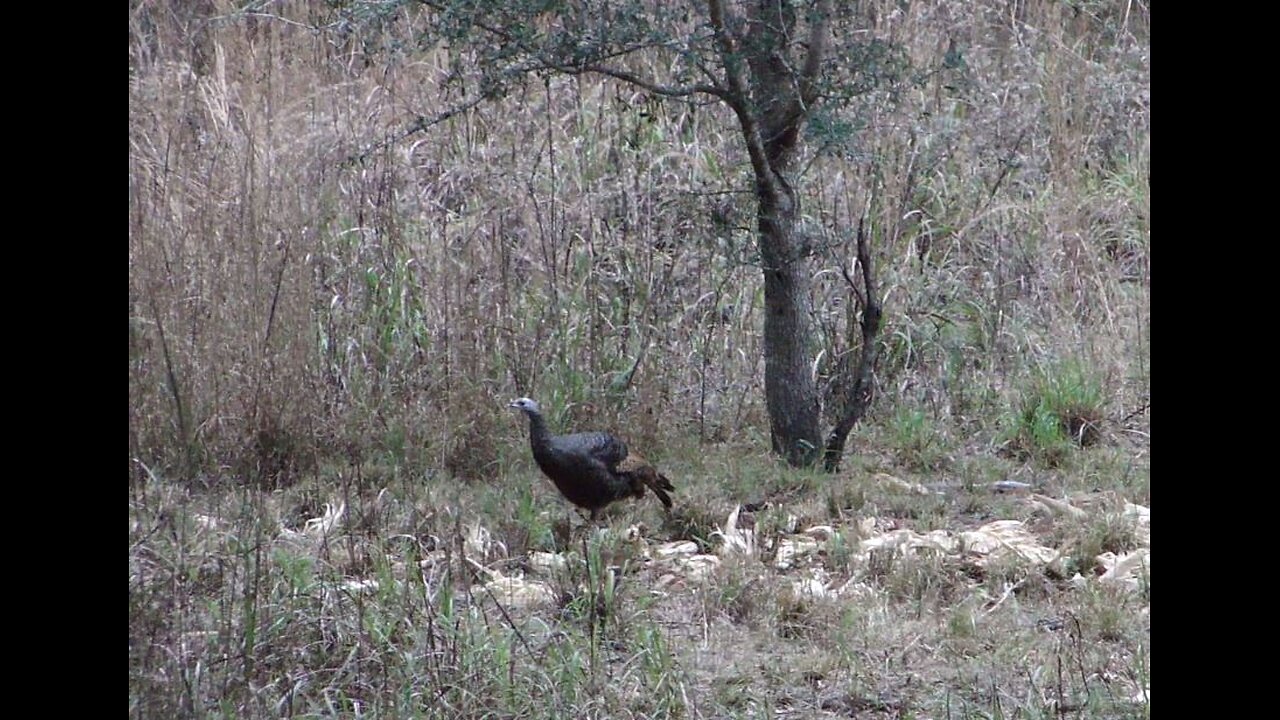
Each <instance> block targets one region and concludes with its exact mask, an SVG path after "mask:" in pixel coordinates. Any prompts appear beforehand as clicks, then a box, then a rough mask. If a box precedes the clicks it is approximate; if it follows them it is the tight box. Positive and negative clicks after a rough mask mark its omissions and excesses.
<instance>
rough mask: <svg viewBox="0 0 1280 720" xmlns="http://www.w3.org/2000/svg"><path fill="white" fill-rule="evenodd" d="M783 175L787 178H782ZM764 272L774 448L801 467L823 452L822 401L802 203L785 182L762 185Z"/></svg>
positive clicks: (760, 216) (766, 356)
mask: <svg viewBox="0 0 1280 720" xmlns="http://www.w3.org/2000/svg"><path fill="white" fill-rule="evenodd" d="M779 180H781V178H779ZM757 195H758V198H757V200H758V202H759V206H758V207H759V210H758V218H757V219H758V223H759V227H758V232H759V236H760V237H759V243H760V260H761V270H762V272H763V273H764V306H765V316H764V392H765V405H766V407H767V408H768V410H769V434H770V438H771V440H772V445H773V451H774V452H775V453H777V454H778V455H780V456H782V457H784V458H786V460H787V462H788V463H789V464H791V465H792V466H795V467H807V466H809V465H812V464H814V463H815V462H817V460H818V458H819V457H820V456H821V453H822V426H821V416H822V412H821V401H820V400H819V397H818V385H817V381H816V380H815V379H814V377H813V372H812V369H811V368H810V363H811V361H812V357H813V353H812V348H811V347H810V344H811V340H812V337H813V328H812V317H811V308H810V297H811V293H810V278H809V267H808V252H807V250H806V247H805V244H804V242H803V239H802V238H801V237H800V236H799V235H798V233H797V232H796V226H797V218H798V216H799V207H798V203H797V200H796V197H795V193H794V192H793V191H792V189H791V187H790V185H788V184H786V182H785V181H781V182H777V183H774V185H773V187H772V188H769V187H763V186H762V187H758V188H757Z"/></svg>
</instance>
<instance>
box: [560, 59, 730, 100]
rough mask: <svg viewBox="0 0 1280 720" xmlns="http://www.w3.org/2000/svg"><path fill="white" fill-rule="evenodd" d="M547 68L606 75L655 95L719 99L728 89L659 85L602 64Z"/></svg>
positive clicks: (727, 93) (724, 98)
mask: <svg viewBox="0 0 1280 720" xmlns="http://www.w3.org/2000/svg"><path fill="white" fill-rule="evenodd" d="M549 69H554V70H560V71H562V72H567V73H571V74H575V75H576V74H581V73H596V74H598V75H606V76H608V77H611V78H614V79H616V80H621V81H623V82H626V83H630V84H632V85H635V86H636V87H639V88H641V89H644V90H648V91H649V92H651V93H653V94H655V95H664V96H666V97H688V96H690V95H696V94H698V93H705V94H707V95H714V96H716V97H718V98H720V99H721V100H728V96H729V91H728V90H726V89H724V88H722V87H720V86H718V85H705V84H698V85H688V86H684V87H680V86H672V85H659V84H658V83H655V82H652V81H649V80H646V79H644V78H642V77H640V76H639V75H636V74H635V73H632V72H628V71H626V70H619V69H617V68H611V67H607V66H604V65H594V64H590V65H581V66H563V65H561V66H555V67H553V68H549Z"/></svg>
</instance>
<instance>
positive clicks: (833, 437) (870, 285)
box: [823, 214, 882, 472]
mask: <svg viewBox="0 0 1280 720" xmlns="http://www.w3.org/2000/svg"><path fill="white" fill-rule="evenodd" d="M865 222H866V215H865V214H864V215H863V216H862V218H860V219H859V220H858V248H857V257H858V264H859V265H861V266H862V291H861V293H859V292H858V289H857V288H856V286H855V284H854V282H853V278H851V277H849V273H848V271H844V270H842V271H843V272H844V277H845V282H847V283H849V287H850V289H851V290H852V291H853V292H854V294H855V295H858V296H859V299H861V300H862V302H863V305H862V321H861V323H860V325H861V330H862V348H861V352H860V353H859V354H858V367H857V371H856V373H855V376H854V381H853V386H852V387H851V388H850V390H849V393H848V394H847V395H846V396H845V401H844V410H843V413H844V415H843V417H841V418H840V422H839V423H837V424H836V426H835V427H834V428H833V429H832V430H831V434H830V435H828V436H827V444H826V448H825V450H824V451H823V467H824V468H825V469H826V471H827V472H835V471H837V470H839V469H840V460H841V458H843V457H844V444H845V441H846V440H847V439H848V438H849V433H850V432H851V431H852V430H853V426H854V425H857V424H858V422H859V421H860V420H862V418H863V416H864V415H866V413H867V408H869V407H870V406H871V400H872V398H873V397H874V394H875V393H874V391H875V366H876V358H877V356H878V355H879V347H878V346H877V345H876V337H877V335H879V333H880V318H881V314H882V308H881V304H880V296H879V295H878V294H877V290H876V281H875V272H874V269H873V268H872V267H871V245H870V243H869V242H868V241H867V233H866V230H865Z"/></svg>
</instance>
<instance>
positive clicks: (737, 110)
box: [707, 0, 780, 195]
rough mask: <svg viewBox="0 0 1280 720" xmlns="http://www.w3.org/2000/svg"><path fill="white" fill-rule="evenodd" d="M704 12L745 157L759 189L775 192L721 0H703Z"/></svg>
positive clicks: (775, 188) (758, 128) (739, 58)
mask: <svg viewBox="0 0 1280 720" xmlns="http://www.w3.org/2000/svg"><path fill="white" fill-rule="evenodd" d="M707 11H708V14H709V15H710V17H711V29H712V31H713V32H714V33H715V40H716V48H717V49H718V50H719V51H720V61H721V62H722V63H723V64H724V76H725V82H726V83H728V85H729V92H728V94H727V95H726V96H725V97H724V101H725V102H726V103H727V104H728V105H729V107H730V108H732V109H733V112H734V114H735V115H737V116H738V124H739V125H741V126H742V137H743V139H744V140H745V141H746V144H747V156H748V157H750V158H751V169H752V170H753V171H754V172H755V176H756V182H758V183H760V184H761V186H762V188H761V189H762V190H764V191H766V192H768V193H770V194H772V195H777V194H779V192H780V190H779V188H778V179H777V178H776V177H775V176H774V173H773V166H772V164H770V162H769V156H768V153H767V152H766V150H765V144H764V138H763V137H761V134H760V124H759V122H757V120H756V116H755V114H754V113H753V112H752V111H751V108H750V107H749V106H748V103H747V98H749V97H751V94H750V91H749V90H748V88H747V78H746V72H745V71H744V70H743V67H742V58H741V57H739V55H738V49H737V48H736V47H735V46H734V45H735V42H734V40H735V38H734V36H733V32H732V31H731V30H730V29H729V27H728V25H727V24H726V22H725V11H724V3H723V2H722V1H721V0H707Z"/></svg>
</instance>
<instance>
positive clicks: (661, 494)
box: [509, 398, 675, 520]
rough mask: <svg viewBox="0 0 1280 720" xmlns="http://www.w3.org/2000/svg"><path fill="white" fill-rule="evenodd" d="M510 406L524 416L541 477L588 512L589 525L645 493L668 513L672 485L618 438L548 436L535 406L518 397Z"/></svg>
mask: <svg viewBox="0 0 1280 720" xmlns="http://www.w3.org/2000/svg"><path fill="white" fill-rule="evenodd" d="M509 407H513V408H516V409H518V410H521V411H523V412H524V414H525V415H528V416H529V444H530V445H531V446H532V447H533V459H534V460H535V461H537V463H538V467H539V468H541V469H542V472H543V474H545V475H546V476H547V477H549V478H551V482H553V483H555V484H556V488H557V489H558V490H560V494H561V495H564V496H565V498H566V499H568V501H569V502H571V503H573V504H574V505H577V506H578V507H580V508H585V509H587V510H590V511H591V519H592V520H595V518H596V514H597V513H598V512H599V511H600V510H602V509H603V508H604V507H605V506H606V505H609V504H610V503H612V502H614V501H617V500H621V499H623V498H626V497H635V498H642V497H644V493H645V488H648V489H649V490H651V491H653V494H654V495H657V496H658V499H659V500H661V501H662V504H663V506H664V507H666V508H667V509H670V508H671V496H670V495H669V494H667V491H668V490H671V491H674V490H675V488H674V487H673V486H672V485H671V481H670V480H668V479H667V476H665V475H663V474H662V473H660V472H658V471H657V469H655V468H654V467H653V466H652V465H650V464H649V463H648V462H647V461H646V460H645V459H644V458H642V457H640V456H639V455H638V454H636V453H634V452H630V451H629V450H628V449H627V444H626V443H624V442H623V441H622V440H620V439H619V438H617V437H615V436H613V435H610V434H609V433H604V432H590V433H575V434H573V435H552V434H551V433H550V431H548V430H547V424H546V421H544V420H543V419H542V414H541V412H540V411H539V408H538V403H536V402H534V401H533V400H530V399H529V398H520V399H519V400H515V401H513V402H512V403H511V404H510V405H509Z"/></svg>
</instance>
